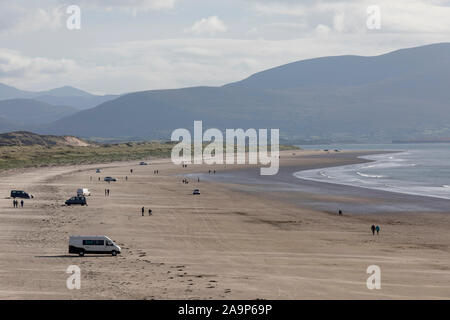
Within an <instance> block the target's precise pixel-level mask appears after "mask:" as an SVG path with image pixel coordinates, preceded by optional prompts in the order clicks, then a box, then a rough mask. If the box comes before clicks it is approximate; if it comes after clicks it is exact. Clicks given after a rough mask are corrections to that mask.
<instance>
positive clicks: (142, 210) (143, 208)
mask: <svg viewBox="0 0 450 320" xmlns="http://www.w3.org/2000/svg"><path fill="white" fill-rule="evenodd" d="M141 212H142V216H144V213H145V207H142V209H141ZM152 214H153V211H152V209H148V215H149V216H151V215H152Z"/></svg>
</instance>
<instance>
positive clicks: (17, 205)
mask: <svg viewBox="0 0 450 320" xmlns="http://www.w3.org/2000/svg"><path fill="white" fill-rule="evenodd" d="M23 204H24V202H23V200H20V207H21V208H23ZM13 207H14V208H18V207H19V200H16V199H14V200H13Z"/></svg>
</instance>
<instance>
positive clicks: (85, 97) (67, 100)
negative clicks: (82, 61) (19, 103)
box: [0, 83, 119, 110]
mask: <svg viewBox="0 0 450 320" xmlns="http://www.w3.org/2000/svg"><path fill="white" fill-rule="evenodd" d="M117 97H119V95H93V94H91V93H89V92H86V91H83V90H80V89H77V88H74V87H70V86H65V87H61V88H55V89H51V90H47V91H38V92H33V91H24V90H19V89H16V88H14V87H11V86H7V85H5V84H1V83H0V100H10V99H33V100H37V101H41V102H45V103H48V104H53V105H57V106H61V105H62V106H68V107H73V108H75V109H78V110H84V109H89V108H93V107H95V106H97V105H99V104H101V103H103V102H105V101H109V100H113V99H115V98H117Z"/></svg>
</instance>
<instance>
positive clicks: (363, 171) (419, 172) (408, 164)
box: [294, 143, 450, 199]
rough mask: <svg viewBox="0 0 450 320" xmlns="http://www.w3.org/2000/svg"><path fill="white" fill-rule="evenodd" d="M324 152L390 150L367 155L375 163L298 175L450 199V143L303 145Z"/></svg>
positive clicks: (324, 180) (318, 179) (298, 174)
mask: <svg viewBox="0 0 450 320" xmlns="http://www.w3.org/2000/svg"><path fill="white" fill-rule="evenodd" d="M300 147H302V148H303V149H310V150H324V149H329V150H330V152H334V150H335V149H339V150H386V151H398V152H397V153H389V154H380V155H371V156H364V157H361V158H364V159H367V160H372V161H373V162H369V163H363V164H355V165H346V166H340V167H332V168H323V169H315V170H306V171H299V172H296V173H294V176H296V177H297V178H300V179H307V180H313V181H320V182H328V183H335V184H343V185H350V186H357V187H363V188H369V189H378V190H385V191H393V192H400V193H406V194H414V195H424V196H431V197H437V198H444V199H450V144H446V143H433V144H432V143H424V144H388V145H385V144H357V145H350V144H349V145H320V146H319V145H316V146H300Z"/></svg>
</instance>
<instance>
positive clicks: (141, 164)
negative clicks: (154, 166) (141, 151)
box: [139, 161, 148, 166]
mask: <svg viewBox="0 0 450 320" xmlns="http://www.w3.org/2000/svg"><path fill="white" fill-rule="evenodd" d="M139 165H140V166H146V165H148V163H147V162H144V161H142V162H139Z"/></svg>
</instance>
